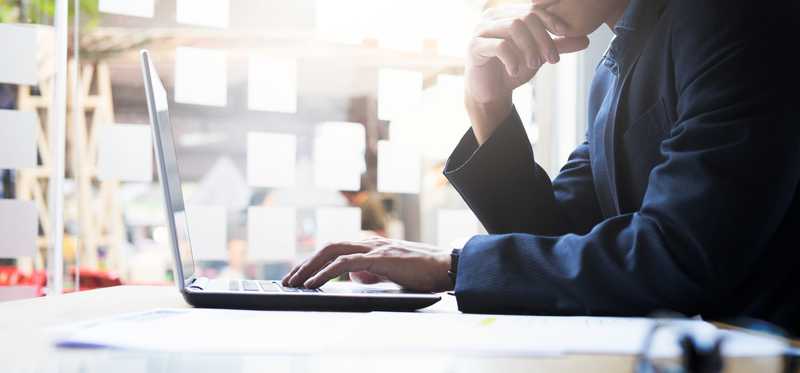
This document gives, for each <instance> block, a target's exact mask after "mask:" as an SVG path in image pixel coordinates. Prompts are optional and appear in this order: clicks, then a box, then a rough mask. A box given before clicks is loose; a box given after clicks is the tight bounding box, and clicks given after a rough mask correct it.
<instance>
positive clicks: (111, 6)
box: [98, 0, 155, 18]
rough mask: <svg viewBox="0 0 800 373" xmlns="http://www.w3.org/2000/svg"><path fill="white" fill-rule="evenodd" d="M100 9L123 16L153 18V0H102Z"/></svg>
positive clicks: (99, 5)
mask: <svg viewBox="0 0 800 373" xmlns="http://www.w3.org/2000/svg"><path fill="white" fill-rule="evenodd" d="M98 9H100V11H101V12H103V13H111V14H120V15H123V16H133V17H145V18H153V13H154V10H155V4H154V1H153V0H100V2H99V3H98Z"/></svg>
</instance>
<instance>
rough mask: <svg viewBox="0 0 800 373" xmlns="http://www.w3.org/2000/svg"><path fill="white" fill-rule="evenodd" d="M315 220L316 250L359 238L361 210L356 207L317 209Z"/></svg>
mask: <svg viewBox="0 0 800 373" xmlns="http://www.w3.org/2000/svg"><path fill="white" fill-rule="evenodd" d="M316 218H317V237H316V240H315V242H316V245H315V246H316V249H317V250H319V249H322V248H324V247H325V246H326V245H328V244H330V243H334V242H342V241H356V240H358V239H359V238H361V209H360V208H358V207H331V208H319V209H317V212H316Z"/></svg>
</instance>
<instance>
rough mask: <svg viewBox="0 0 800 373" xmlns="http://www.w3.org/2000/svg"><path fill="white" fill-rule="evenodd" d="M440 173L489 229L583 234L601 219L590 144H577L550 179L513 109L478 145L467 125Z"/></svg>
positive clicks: (489, 230) (495, 232)
mask: <svg viewBox="0 0 800 373" xmlns="http://www.w3.org/2000/svg"><path fill="white" fill-rule="evenodd" d="M444 175H445V176H446V177H447V178H448V180H449V181H450V183H451V184H452V185H453V186H454V187H455V189H456V190H457V191H458V192H459V194H461V196H462V198H463V199H464V201H466V203H467V205H469V207H470V208H471V209H472V211H473V212H474V213H475V215H476V216H477V217H478V219H479V220H480V221H481V223H483V225H484V227H485V228H486V230H487V231H488V232H489V233H492V234H501V233H512V232H515V233H519V232H524V233H531V234H541V235H560V234H566V233H585V232H588V231H589V229H591V227H592V226H594V225H595V224H597V223H598V222H599V221H600V219H601V213H600V207H599V205H598V202H597V197H596V195H595V192H594V183H593V181H592V170H591V164H590V161H589V146H588V144H586V143H584V144H582V145H580V146H579V147H578V148H577V149H576V150H575V152H573V153H572V155H571V156H570V158H569V161H568V162H567V164H566V165H565V166H564V168H563V169H562V170H561V172H560V173H559V176H558V177H557V178H556V179H555V181H553V182H552V183H551V181H550V178H549V177H548V175H547V173H546V172H545V171H544V170H543V169H542V168H541V167H540V166H539V165H538V164H536V162H535V161H534V157H533V151H532V149H531V144H530V141H529V140H528V136H527V134H526V132H525V129H524V128H523V126H522V121H521V120H520V118H519V115H518V114H517V112H516V110H512V113H511V114H510V115H509V117H508V118H507V119H506V120H505V121H504V122H503V123H502V124H501V125H500V126H498V128H497V130H495V132H494V133H493V134H492V136H491V137H490V138H489V139H488V140H487V141H486V142H485V143H484V144H483V145H481V146H478V143H477V140H476V139H475V135H474V134H473V132H472V130H471V129H470V130H469V131H467V133H466V134H465V135H464V137H463V138H462V139H461V141H460V142H459V144H458V146H457V147H456V149H455V151H453V154H452V155H451V156H450V158H449V159H448V161H447V164H446V166H445V171H444Z"/></svg>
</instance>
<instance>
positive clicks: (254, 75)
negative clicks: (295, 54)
mask: <svg viewBox="0 0 800 373" xmlns="http://www.w3.org/2000/svg"><path fill="white" fill-rule="evenodd" d="M247 106H248V107H249V108H250V110H262V111H275V112H280V113H295V112H297V60H295V59H291V58H277V57H269V56H261V55H254V56H250V61H249V65H248V76H247Z"/></svg>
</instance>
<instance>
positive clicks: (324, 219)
mask: <svg viewBox="0 0 800 373" xmlns="http://www.w3.org/2000/svg"><path fill="white" fill-rule="evenodd" d="M70 3H71V9H70V11H71V13H70V34H69V35H68V38H69V43H70V47H69V48H70V49H69V64H68V77H69V79H68V90H69V94H68V108H67V111H68V113H67V130H66V158H65V161H66V175H65V176H66V184H65V194H64V206H63V207H64V216H63V219H64V227H65V235H64V242H63V245H64V263H63V264H64V268H65V270H64V278H63V279H62V280H63V283H64V291H75V290H83V289H91V288H96V287H104V286H111V285H115V284H120V283H123V284H172V283H173V282H172V281H173V268H172V261H171V256H170V251H169V234H168V231H167V228H166V225H165V213H164V210H163V200H162V195H161V190H160V186H159V184H158V176H157V174H156V173H155V171H156V169H155V164H154V157H153V151H152V140H151V133H150V127H149V119H148V114H147V106H146V102H145V98H144V88H143V82H142V75H141V67H140V64H139V54H138V52H139V50H140V49H142V48H147V49H149V50H150V51H151V55H152V58H153V59H154V62H155V65H156V67H157V69H158V71H159V74H160V75H161V78H162V80H163V81H164V84H165V85H166V88H167V91H168V93H169V101H170V102H169V104H170V114H171V120H172V125H173V129H174V132H175V138H176V142H177V144H176V145H177V150H178V161H179V168H180V175H181V178H182V183H183V185H182V188H183V191H184V196H185V199H186V204H187V216H188V221H189V232H190V237H191V244H192V248H193V250H194V254H195V257H196V258H197V259H198V263H197V264H198V266H199V270H200V272H201V274H202V275H204V276H207V277H211V278H218V277H245V278H252V279H277V278H280V277H281V276H282V275H283V274H284V273H285V272H286V271H287V270H288V269H289V268H290V267H291V266H292V265H293V264H295V263H297V262H298V261H301V260H303V259H304V258H306V257H308V256H309V255H311V254H312V253H313V252H314V251H315V250H318V249H319V248H321V247H323V246H324V245H325V244H326V243H328V242H335V241H342V240H357V239H360V238H366V237H370V236H384V237H390V238H397V239H405V240H413V241H423V242H427V243H430V244H434V245H438V246H439V247H441V248H442V249H444V250H449V249H451V248H453V247H457V246H460V245H462V244H463V243H464V242H465V240H467V239H468V238H469V237H471V236H473V235H475V234H479V233H484V232H485V231H484V229H483V227H482V226H481V224H480V222H478V220H477V219H476V218H475V216H474V215H473V214H472V213H471V212H470V211H469V209H468V208H467V206H466V205H465V204H464V202H463V201H462V200H461V198H460V197H459V196H458V194H457V193H456V191H455V190H454V189H453V188H452V187H451V186H450V185H449V184H448V182H447V180H446V179H445V178H444V177H443V176H442V169H443V167H444V164H445V161H446V159H447V157H448V155H449V154H450V152H451V151H452V150H453V148H454V146H455V144H456V143H457V142H458V141H459V139H460V138H461V136H462V135H463V134H464V132H465V131H466V130H467V129H468V128H469V121H468V118H467V116H466V113H465V111H464V108H463V90H464V79H463V73H464V54H465V52H466V47H467V44H468V42H469V40H470V36H471V32H472V29H473V28H474V26H475V25H476V24H477V22H478V21H479V19H480V15H481V12H482V11H483V10H485V9H486V8H488V7H491V6H498V5H501V3H507V2H498V1H488V2H487V1H480V0H427V1H422V0H405V1H396V0H394V1H393V0H282V1H278V0H136V1H130V0H79V1H70ZM522 3H524V1H522ZM53 9H54V4H53V1H52V0H50V1H46V0H21V1H11V0H0V22H2V23H0V40H2V41H3V43H4V44H6V45H7V47H6V48H3V50H2V51H0V65H2V66H0V70H2V71H3V72H0V109H1V110H0V180H2V184H0V185H1V186H0V193H2V200H0V226H2V227H0V233H2V236H1V237H0V300H7V299H16V298H25V297H32V296H37V295H42V294H45V293H46V292H47V287H46V285H47V284H46V282H47V273H48V272H47V271H48V268H47V267H48V266H47V265H46V263H47V256H48V253H49V250H48V249H49V248H48V245H49V240H48V237H49V235H50V234H51V233H52V232H51V229H50V226H51V225H52V224H51V222H50V221H49V219H48V206H49V205H48V204H49V201H48V198H47V193H46V190H47V186H48V183H49V175H50V171H49V170H50V169H51V168H50V167H51V165H52V163H53V162H54V157H53V155H51V153H50V152H49V151H48V149H49V148H50V145H51V144H50V143H49V140H50V138H51V136H50V135H49V133H48V131H49V126H48V121H49V120H50V119H49V118H50V114H51V113H50V112H49V111H50V109H51V107H52V99H51V94H50V90H51V86H52V78H53V73H54V67H53V59H52V54H53V53H52V51H53V49H54V45H53V40H54V35H53V33H54V31H53V27H52V24H53V20H52V19H53ZM591 38H592V45H591V46H590V48H589V49H588V50H587V51H585V52H582V53H580V54H575V55H568V56H564V57H563V58H562V62H561V63H559V64H558V65H555V66H546V67H545V68H544V69H543V70H542V71H540V73H539V74H538V75H537V77H536V78H535V79H534V81H532V82H531V83H530V84H527V85H525V86H523V87H520V88H519V89H518V90H517V91H516V92H515V94H514V102H515V105H516V108H517V110H518V111H519V113H520V115H521V116H522V118H523V120H524V122H525V127H526V129H527V133H528V137H529V139H530V141H531V145H532V147H533V150H534V153H535V156H536V159H537V161H538V162H539V163H540V164H541V165H542V166H543V167H544V168H545V169H546V170H547V171H548V173H549V174H550V176H551V177H554V176H555V175H556V174H557V172H558V169H559V168H560V166H561V165H563V164H564V162H565V161H566V158H567V156H568V155H569V153H570V152H571V151H572V149H574V147H575V146H576V144H578V143H579V142H580V141H583V137H584V132H585V128H586V124H585V123H586V119H585V116H586V115H585V109H584V107H585V102H586V90H587V87H588V85H589V79H590V77H591V75H592V72H593V70H594V67H595V64H596V63H597V62H598V61H599V59H600V56H601V55H602V53H603V52H604V50H605V48H606V46H607V45H608V42H609V41H610V39H611V35H610V33H609V32H608V31H605V30H604V31H599V32H598V33H597V34H595V35H592V36H591ZM3 149H5V150H3ZM3 227H5V228H3Z"/></svg>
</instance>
